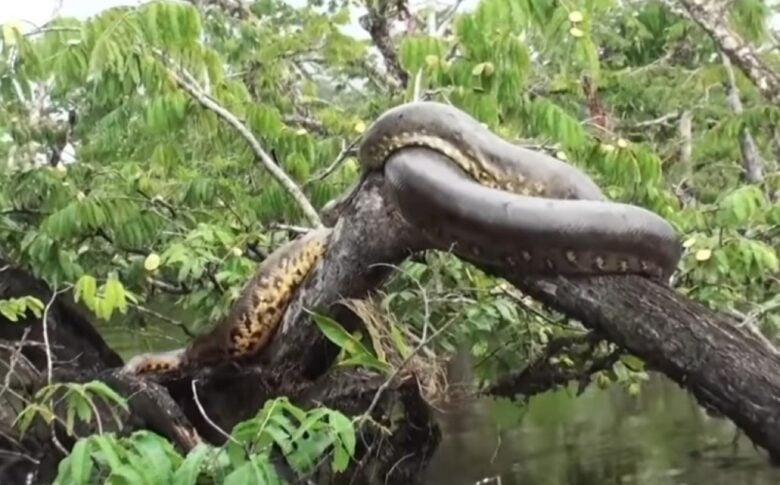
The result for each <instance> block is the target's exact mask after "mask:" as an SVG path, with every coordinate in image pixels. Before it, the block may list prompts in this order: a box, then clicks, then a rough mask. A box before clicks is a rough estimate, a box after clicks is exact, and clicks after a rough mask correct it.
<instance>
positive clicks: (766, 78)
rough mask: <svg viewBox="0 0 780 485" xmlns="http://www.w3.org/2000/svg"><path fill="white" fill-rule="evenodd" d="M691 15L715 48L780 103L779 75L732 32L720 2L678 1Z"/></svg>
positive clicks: (713, 0) (756, 52) (701, 0)
mask: <svg viewBox="0 0 780 485" xmlns="http://www.w3.org/2000/svg"><path fill="white" fill-rule="evenodd" d="M679 2H680V4H682V6H683V7H684V8H685V9H686V10H687V11H688V13H689V14H690V16H691V18H692V19H693V21H694V22H696V23H697V24H698V25H699V26H700V27H701V28H702V29H704V31H705V32H707V33H708V34H709V35H710V37H712V39H713V41H715V43H716V44H717V46H718V48H719V49H720V50H721V51H722V52H723V53H724V54H725V55H727V56H728V58H729V59H731V62H733V63H734V64H735V65H736V66H737V67H739V68H740V69H741V70H742V71H743V72H744V73H745V75H746V76H747V77H748V78H749V79H750V80H751V81H753V84H755V85H756V87H757V88H758V90H759V91H760V92H761V94H762V95H763V96H764V97H765V98H766V99H767V100H768V101H769V102H771V103H774V104H779V105H780V75H778V73H776V72H774V71H773V70H772V69H771V68H769V67H768V66H767V65H766V64H765V63H764V61H763V60H762V59H761V58H760V57H759V54H758V51H757V50H756V49H755V48H753V46H751V45H750V44H748V43H747V42H746V41H745V40H744V39H743V38H742V37H740V35H739V34H737V33H736V32H734V31H732V30H731V29H730V28H729V26H728V24H727V23H726V18H727V17H726V16H725V15H723V12H722V10H723V4H722V2H718V1H715V0H679Z"/></svg>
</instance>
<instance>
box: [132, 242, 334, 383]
mask: <svg viewBox="0 0 780 485" xmlns="http://www.w3.org/2000/svg"><path fill="white" fill-rule="evenodd" d="M330 233H331V230H330V229H327V228H322V229H315V230H313V231H310V232H308V233H306V234H305V235H303V236H301V237H299V238H297V239H294V240H292V241H290V242H288V243H286V244H284V245H282V246H281V247H279V248H278V249H276V250H275V251H274V252H273V253H271V254H270V255H269V256H268V257H267V258H266V259H265V260H263V262H262V263H261V264H260V266H259V267H258V269H257V271H256V272H255V274H254V275H253V276H252V278H251V279H250V280H249V282H248V283H247V284H246V285H245V286H244V288H243V290H242V291H241V293H240V295H239V297H238V299H237V300H236V302H235V303H234V304H233V306H232V307H231V309H230V312H229V313H228V315H227V316H226V317H225V318H223V319H222V320H221V321H220V322H219V323H218V324H217V325H216V326H215V327H214V328H213V329H212V331H211V332H208V333H205V334H203V335H200V336H198V337H196V338H195V339H194V340H193V341H192V342H191V343H190V344H189V345H188V346H187V347H185V348H183V349H175V350H172V351H167V352H153V353H145V354H140V355H137V356H135V357H133V358H132V359H131V360H129V361H128V362H127V363H126V364H125V366H124V370H125V371H126V372H129V373H133V374H144V373H150V372H169V371H173V370H177V369H180V368H182V367H186V366H189V365H193V364H197V365H207V364H216V363H219V362H223V361H229V360H238V359H245V358H250V357H252V356H254V355H256V354H257V352H259V351H260V350H261V349H262V348H263V347H265V345H266V344H267V343H268V341H269V340H270V338H271V337H272V336H273V334H274V333H275V331H276V328H277V327H278V325H279V323H280V322H281V320H282V318H283V317H284V313H285V311H286V310H287V306H288V305H289V303H290V301H291V300H292V298H293V297H294V296H295V291H296V289H297V288H298V287H300V285H301V284H302V283H303V282H304V281H305V280H306V277H307V276H308V275H309V274H310V272H311V269H312V268H313V267H314V266H316V265H317V263H319V262H320V261H321V259H322V257H323V255H324V254H325V250H326V248H327V244H328V238H329V235H330Z"/></svg>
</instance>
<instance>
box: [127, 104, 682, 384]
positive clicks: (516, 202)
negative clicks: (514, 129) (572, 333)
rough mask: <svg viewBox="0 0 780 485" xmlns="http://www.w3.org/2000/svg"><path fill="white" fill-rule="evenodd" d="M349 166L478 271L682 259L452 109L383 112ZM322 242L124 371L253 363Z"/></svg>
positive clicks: (603, 267)
mask: <svg viewBox="0 0 780 485" xmlns="http://www.w3.org/2000/svg"><path fill="white" fill-rule="evenodd" d="M402 149H403V151H402V152H400V153H399V150H402ZM431 150H432V151H433V152H431ZM358 158H359V161H360V164H361V166H362V171H363V174H362V177H363V178H365V177H366V176H367V174H369V173H371V172H374V171H382V170H383V171H384V174H385V179H386V183H387V184H388V186H389V187H390V188H391V191H390V192H391V194H393V196H394V197H395V200H396V202H397V206H398V208H399V209H400V211H401V213H402V216H403V217H405V218H406V219H407V220H408V221H409V222H410V223H411V224H413V225H415V226H416V227H417V228H418V229H419V230H420V231H421V232H422V233H423V234H425V235H426V236H427V237H428V238H429V239H430V241H431V242H432V243H433V244H434V245H435V246H437V247H439V248H441V249H452V248H454V251H455V252H456V253H457V254H460V255H465V256H467V257H468V258H470V259H472V260H475V261H479V262H483V263H487V264H492V265H509V266H510V267H513V268H518V269H520V270H521V271H524V272H526V273H542V274H600V273H638V274H644V275H647V276H650V277H653V278H664V277H668V276H669V275H670V274H671V272H672V271H674V269H675V267H676V265H677V262H678V260H679V258H680V255H681V245H680V243H679V241H678V238H677V235H676V233H675V231H674V230H673V228H672V227H671V225H670V224H669V223H668V222H666V221H665V220H664V219H663V218H661V217H660V216H658V215H656V214H654V213H653V212H650V211H648V210H646V209H643V208H640V207H637V206H633V205H628V204H620V203H616V202H610V201H607V200H606V198H605V197H604V195H603V194H602V192H601V190H600V189H599V187H598V186H597V185H596V184H595V183H594V182H593V181H592V180H591V179H590V178H589V177H588V176H587V175H585V174H584V173H583V172H581V171H580V170H578V169H577V168H575V167H574V166H572V165H569V164H566V163H564V162H562V161H560V160H557V159H555V158H553V157H551V156H548V155H545V154H543V153H539V152H535V151H532V150H529V149H526V148H523V147H520V146H517V145H514V144H512V143H509V142H508V141H506V140H504V139H503V138H501V137H499V136H498V135H496V134H494V133H493V132H491V131H490V130H488V129H487V128H485V127H484V126H483V125H482V124H481V123H479V122H478V121H477V120H476V119H474V118H473V117H471V116H470V115H468V114H467V113H465V112H463V111H461V110H459V109H457V108H455V107H453V106H449V105H446V104H441V103H435V102H414V103H407V104H403V105H400V106H397V107H395V108H392V109H390V110H388V111H386V112H385V113H384V114H383V115H381V116H380V117H379V118H378V119H377V120H376V121H375V122H374V123H373V124H372V126H371V127H370V128H369V129H368V131H366V133H365V134H364V136H363V140H362V143H361V145H360V147H359V149H358ZM359 187H360V184H358V185H357V186H356V188H357V189H359ZM357 189H356V190H357ZM353 194H354V192H353ZM350 198H351V197H350ZM350 198H347V199H343V200H342V201H340V202H339V204H337V205H341V204H344V203H345V201H348V200H349V199H350ZM330 231H331V230H330V229H327V228H323V229H316V230H313V231H311V232H309V233H307V234H306V235H304V236H302V237H300V238H298V239H296V240H294V241H292V242H289V243H287V244H285V245H284V246H282V247H280V248H279V249H277V250H276V251H275V252H274V253H272V254H271V255H270V256H269V257H268V258H266V260H265V261H263V263H262V264H261V265H260V267H259V268H258V270H257V272H256V274H255V275H254V276H253V277H252V279H251V280H250V281H249V282H248V283H247V285H246V286H245V287H244V289H243V291H242V292H241V295H240V297H239V299H238V301H237V302H236V303H235V304H234V305H233V307H232V309H231V311H230V313H229V314H228V315H227V317H225V318H224V319H223V320H222V321H221V322H220V323H218V324H217V326H216V327H214V329H213V330H212V331H211V332H209V333H207V334H204V335H202V336H200V337H198V338H196V339H195V340H193V341H192V342H191V343H190V344H189V345H188V346H187V347H185V348H182V349H176V350H172V351H168V352H159V353H148V354H141V355H138V356H136V357H134V358H133V359H131V360H130V361H129V362H128V363H127V364H126V365H125V368H124V369H125V371H128V372H132V373H136V374H141V373H145V372H161V371H163V372H165V371H170V370H175V369H179V368H181V367H183V366H188V365H193V364H198V365H203V364H210V363H218V362H221V361H225V360H236V359H242V358H247V357H251V356H253V355H255V354H257V352H259V351H260V350H261V349H262V348H264V347H265V345H267V343H268V341H269V339H270V338H271V337H272V336H273V334H274V332H275V330H276V328H277V327H278V325H279V323H280V322H281V320H282V318H283V316H284V313H285V311H286V309H287V306H288V304H289V302H290V301H291V300H292V298H293V296H294V294H295V292H296V289H297V288H298V287H299V286H300V285H301V284H302V283H303V282H304V281H305V279H306V277H307V276H308V274H309V273H310V272H311V270H312V268H314V267H315V266H316V265H317V263H318V262H319V261H320V260H321V259H322V257H323V255H324V253H325V251H326V248H327V245H328V238H329V234H330Z"/></svg>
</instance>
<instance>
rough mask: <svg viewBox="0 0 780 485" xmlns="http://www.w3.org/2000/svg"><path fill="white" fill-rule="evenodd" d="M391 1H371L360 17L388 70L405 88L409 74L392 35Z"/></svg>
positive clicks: (361, 23)
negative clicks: (402, 63)
mask: <svg viewBox="0 0 780 485" xmlns="http://www.w3.org/2000/svg"><path fill="white" fill-rule="evenodd" d="M390 6H391V2H390V1H389V0H377V1H376V2H370V3H369V4H368V5H367V6H366V10H367V11H368V13H367V14H366V15H363V16H362V17H360V20H359V21H360V25H361V27H363V28H364V29H365V30H366V32H368V33H369V35H370V36H371V40H373V41H374V45H375V46H376V48H377V49H378V50H379V52H380V53H381V54H382V57H383V58H384V60H385V66H386V67H387V71H388V72H389V73H390V74H391V75H392V76H393V78H394V79H395V81H396V82H397V84H399V85H400V86H401V88H403V89H405V88H406V86H407V84H408V83H409V74H408V73H407V72H406V71H404V69H403V67H401V62H400V61H399V60H398V53H397V52H396V48H395V45H394V44H393V39H392V37H391V35H390V24H389V21H390V19H391V18H392V16H391V14H390Z"/></svg>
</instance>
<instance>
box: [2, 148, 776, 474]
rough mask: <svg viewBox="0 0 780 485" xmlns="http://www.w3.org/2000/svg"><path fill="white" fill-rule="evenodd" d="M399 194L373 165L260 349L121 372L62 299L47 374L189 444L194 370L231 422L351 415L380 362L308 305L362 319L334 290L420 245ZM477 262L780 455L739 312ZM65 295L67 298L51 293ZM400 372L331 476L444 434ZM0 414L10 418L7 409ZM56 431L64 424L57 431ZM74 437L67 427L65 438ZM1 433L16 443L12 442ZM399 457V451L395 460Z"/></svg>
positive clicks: (758, 365)
mask: <svg viewBox="0 0 780 485" xmlns="http://www.w3.org/2000/svg"><path fill="white" fill-rule="evenodd" d="M409 156H414V157H417V158H418V159H419V160H415V162H416V163H425V162H426V160H428V159H432V158H436V157H441V156H440V155H437V154H435V153H433V152H430V151H425V150H422V149H414V150H407V151H404V152H399V153H397V154H396V155H394V157H409ZM440 160H441V158H440ZM390 163H392V158H391V161H390ZM393 200H394V199H393V196H392V194H390V193H389V192H388V190H387V187H386V186H385V184H384V178H383V176H382V175H381V174H374V175H371V176H369V177H368V178H367V179H366V180H365V183H363V184H362V185H361V186H360V187H359V188H358V190H357V192H356V196H355V197H354V198H353V199H351V202H350V203H349V204H348V205H346V206H345V207H344V211H343V212H342V214H341V218H340V219H339V221H338V223H337V224H336V227H335V233H334V237H333V240H332V244H331V246H330V248H329V252H328V253H327V256H326V258H325V260H324V261H323V263H322V264H321V265H320V266H319V267H318V268H317V270H316V272H315V274H314V275H313V277H312V278H310V279H309V281H308V282H307V283H306V284H305V285H304V286H303V287H302V288H301V289H300V290H299V291H298V293H297V294H296V296H295V299H294V301H293V303H292V305H291V306H290V308H289V309H288V311H287V314H286V316H285V320H284V322H283V325H282V327H281V328H280V330H279V332H278V333H277V335H276V336H275V338H274V340H273V343H272V345H270V346H269V347H268V348H267V349H266V350H265V351H264V352H263V354H262V355H261V358H260V359H259V360H258V362H255V363H251V364H248V365H241V366H238V365H234V364H224V365H221V366H217V367H214V368H210V369H200V370H197V371H193V372H191V373H188V374H184V375H173V376H157V377H156V378H154V379H146V380H133V379H128V378H127V377H123V376H119V375H117V374H116V372H115V366H116V365H118V363H119V362H118V358H117V357H116V355H115V354H114V353H113V352H111V351H110V349H108V348H107V346H106V345H105V343H104V342H103V341H102V339H100V337H99V335H97V334H96V332H94V330H93V329H91V327H90V326H89V325H88V322H86V323H85V321H83V320H79V322H80V323H75V324H74V323H73V321H75V320H74V319H73V317H71V316H69V315H68V314H64V313H57V312H61V310H57V312H55V313H52V317H51V318H50V320H49V323H50V325H51V326H52V328H55V329H57V331H56V332H55V333H54V334H52V342H53V343H54V346H55V347H56V348H60V346H59V344H60V342H63V341H66V340H67V339H70V338H75V339H76V340H73V341H72V343H71V344H70V346H69V347H71V348H70V349H68V348H63V350H62V351H63V352H70V353H75V354H76V355H79V358H77V359H75V360H73V361H72V362H69V361H65V360H63V359H59V358H58V362H59V364H58V366H57V369H58V372H59V375H58V376H55V379H57V380H62V379H67V380H74V379H75V380H78V381H83V380H87V379H92V378H101V379H105V380H107V381H108V382H109V383H110V384H111V385H113V386H116V387H117V389H118V390H119V392H121V393H123V394H124V395H126V396H130V395H135V396H136V397H135V401H134V402H133V404H134V407H133V408H132V410H131V415H130V416H129V417H128V418H127V420H126V421H125V424H126V426H127V427H126V428H125V429H124V431H125V432H129V431H132V430H133V429H139V428H148V429H153V430H155V431H157V432H158V433H161V434H162V435H164V436H167V437H169V438H170V439H172V440H173V441H174V443H176V444H177V445H178V446H179V447H180V448H181V449H183V450H187V449H188V448H189V447H190V446H191V443H192V430H193V429H194V430H196V431H197V433H198V435H199V436H200V437H201V438H203V439H206V440H208V441H211V442H214V443H221V442H222V441H223V437H222V436H221V434H219V433H218V432H216V431H215V430H214V429H213V428H212V427H211V425H210V424H209V423H208V422H207V420H206V419H204V417H203V416H202V415H201V412H200V410H199V407H198V406H197V404H198V403H196V401H195V398H194V396H193V394H192V388H193V380H194V381H195V385H194V387H195V388H196V389H197V393H198V398H199V399H198V401H199V404H200V405H201V406H202V407H203V409H204V410H205V412H206V414H207V415H208V416H209V418H210V420H211V421H212V422H214V423H216V425H217V426H219V427H220V428H222V429H228V430H229V429H230V428H231V427H232V426H233V425H234V424H236V423H237V422H238V421H240V420H242V419H244V418H246V417H249V416H251V415H253V414H254V413H255V412H256V411H257V410H258V409H259V408H260V407H262V405H263V403H264V401H265V400H266V399H269V398H273V397H276V396H280V395H286V396H289V397H290V398H291V399H292V400H293V402H296V403H297V404H299V405H301V406H304V407H306V406H313V405H316V404H319V403H324V404H326V405H329V406H332V407H333V408H335V409H339V410H341V411H343V412H345V413H348V414H350V415H358V414H361V413H363V412H365V411H366V410H367V409H368V407H369V405H370V403H371V401H372V400H373V398H374V395H375V393H376V392H377V390H378V389H380V388H381V387H382V386H383V384H384V383H385V379H386V378H385V376H381V375H377V374H374V373H371V372H367V371H360V370H334V369H332V368H331V367H330V365H331V364H332V363H333V361H334V358H335V357H336V353H337V349H336V348H335V346H333V345H332V344H331V343H330V342H329V341H328V340H326V338H325V337H324V336H323V335H322V334H321V332H320V331H319V330H318V329H317V328H316V325H315V324H314V323H313V321H312V319H311V317H310V314H309V313H308V311H307V310H314V311H320V312H323V313H326V314H329V315H330V316H332V317H334V318H336V319H337V320H339V321H340V323H342V324H343V325H345V326H346V327H347V328H348V329H352V328H356V327H357V326H358V325H359V323H360V322H359V320H358V319H357V317H356V316H354V315H353V314H351V312H350V311H349V310H348V309H347V307H346V306H344V305H343V304H342V303H341V299H343V298H361V297H364V296H366V295H368V294H370V293H371V292H372V291H373V290H375V289H377V288H379V286H380V285H381V284H382V283H383V282H384V280H385V278H387V276H388V275H389V274H390V271H391V269H389V268H388V267H387V266H386V265H387V264H397V263H400V262H401V261H403V260H404V259H405V258H407V257H408V256H409V255H410V254H412V253H413V252H414V251H415V250H420V249H423V248H425V247H426V243H425V242H424V239H423V238H422V237H421V236H420V235H419V233H418V231H417V230H416V229H415V228H413V227H411V226H409V225H408V224H406V223H405V221H404V220H403V219H402V218H401V217H400V216H399V210H398V208H397V207H396V206H395V205H394V202H393ZM464 259H467V258H464ZM375 263H383V265H382V266H376V265H375ZM479 266H480V267H481V268H483V269H485V270H486V271H489V272H491V273H493V274H496V275H499V276H503V277H505V278H507V279H508V280H509V281H511V282H513V283H514V284H515V285H516V286H518V287H519V288H521V289H522V290H524V291H526V292H528V293H529V294H531V295H532V296H534V297H536V298H538V299H540V300H541V301H543V302H545V303H547V304H549V305H550V306H552V307H554V308H557V309H559V310H561V311H563V312H564V313H567V314H568V315H570V316H572V317H575V318H578V319H580V320H581V321H582V322H583V323H584V324H585V325H586V326H588V327H590V328H592V329H595V330H597V331H598V332H599V334H600V335H603V336H605V337H606V338H607V339H609V340H611V341H613V342H615V343H617V344H618V345H620V346H621V347H623V348H624V349H626V351H628V352H631V353H633V354H635V355H637V356H639V357H641V358H643V359H645V360H646V361H647V362H648V364H649V365H651V366H652V367H653V368H655V369H657V370H659V371H661V372H663V373H665V374H666V375H668V376H669V377H670V378H671V379H673V380H675V381H676V382H678V383H680V385H682V386H684V387H685V388H687V389H689V390H690V391H691V392H692V393H693V394H694V395H695V396H696V397H697V398H698V399H699V401H700V402H701V403H702V404H703V405H705V406H707V407H710V408H712V409H714V410H716V411H718V412H719V413H721V414H723V415H725V416H727V417H729V418H730V419H732V420H733V421H734V422H735V423H736V424H737V425H738V426H739V427H741V428H742V429H743V430H744V431H745V432H746V434H747V435H748V436H749V437H750V438H752V439H753V440H754V441H755V443H756V444H758V445H760V446H762V447H764V448H766V449H767V450H768V451H769V452H770V453H771V454H772V455H774V456H780V406H779V405H778V404H779V403H778V401H779V400H780V372H778V370H780V357H778V355H777V354H776V353H775V352H774V350H773V349H769V348H767V347H765V346H764V345H763V343H762V342H761V341H759V340H758V339H756V338H755V337H753V336H752V335H750V334H749V333H746V332H745V331H743V330H741V329H738V328H736V327H734V325H733V323H734V322H732V321H730V320H729V319H727V318H726V317H723V316H719V315H717V314H716V313H714V312H712V311H710V310H708V309H706V308H704V307H703V306H701V305H698V304H696V303H694V302H691V301H689V300H687V299H686V298H685V297H683V296H681V295H680V294H678V293H676V292H675V291H673V290H671V289H668V288H664V287H662V286H660V285H658V284H655V283H652V282H650V281H647V280H645V279H643V278H639V277H619V276H612V277H592V278H562V277H561V278H530V277H528V276H524V275H517V274H510V273H508V272H507V270H506V269H503V268H493V267H489V266H485V265H479ZM0 278H2V275H0ZM16 279H17V278H10V279H8V281H16ZM32 287H35V284H28V285H22V287H20V288H17V289H16V290H14V291H13V292H11V294H9V292H8V291H3V292H1V293H0V297H8V296H12V295H13V294H16V295H17V296H19V295H20V294H26V293H25V292H27V291H28V290H29V289H30V288H32ZM36 291H38V295H37V296H39V298H41V299H42V300H43V301H48V300H49V298H48V297H47V291H46V290H42V289H40V288H38V290H36ZM20 292H21V293H20ZM60 304H62V305H64V303H60V302H55V305H60ZM58 308H59V307H58ZM63 308H64V307H63ZM53 323H54V324H53ZM9 328H15V329H17V334H14V335H7V336H6V338H7V340H20V339H21V335H19V334H18V331H19V330H22V331H23V330H24V329H25V328H33V329H36V328H37V329H39V328H40V321H36V320H35V319H31V320H30V321H27V322H23V324H22V325H19V324H11V323H9V322H2V321H0V329H3V331H5V330H7V329H9ZM28 333H29V332H28ZM60 333H62V335H61V334H60ZM79 335H81V337H80V340H79ZM84 336H86V338H85V337H84ZM27 338H28V339H29V335H27ZM38 340H40V339H38ZM98 349H102V350H98ZM64 355H69V354H63V356H64ZM90 355H91V357H90ZM79 359H81V360H79ZM81 367H83V369H81ZM112 367H114V368H112ZM38 368H39V369H40V368H42V366H38ZM80 369H81V370H80ZM101 369H102V370H101ZM68 370H69V371H70V372H67V371H68ZM399 377H400V378H399V379H398V381H396V382H393V383H391V385H390V386H389V387H388V388H387V389H386V390H385V393H384V394H383V396H384V398H383V399H381V400H380V401H379V403H380V404H379V406H377V408H376V409H375V411H374V412H373V413H372V417H373V418H374V419H376V420H378V421H379V422H380V423H383V424H385V425H386V426H389V427H390V428H391V429H393V430H394V433H393V435H392V436H389V437H388V436H383V435H381V432H380V431H378V430H376V429H374V428H367V429H361V431H360V432H361V436H362V438H364V439H359V440H358V444H359V446H360V448H359V450H358V452H359V453H361V460H360V461H359V462H358V463H355V464H353V465H352V467H351V468H350V469H349V470H348V471H347V473H345V474H344V475H342V476H339V477H327V478H328V482H329V483H347V482H349V481H350V480H352V481H353V483H372V482H375V481H376V480H379V482H380V483H382V482H384V483H414V482H417V481H420V480H421V479H422V477H423V474H422V473H421V472H420V471H421V469H423V468H424V467H425V466H426V464H427V463H428V461H429V460H430V458H431V456H432V453H433V451H434V450H435V447H436V445H437V443H438V441H439V439H440V436H439V433H438V428H437V427H436V426H435V424H434V423H433V422H432V417H431V413H430V412H429V409H428V407H427V406H426V404H425V402H424V401H423V400H422V399H421V398H420V395H419V390H418V388H417V385H416V383H415V380H414V373H413V372H408V373H401V374H400V375H399ZM504 391H506V389H505V390H504ZM517 392H523V390H517ZM535 392H538V389H537V390H535ZM399 407H400V409H402V410H403V412H404V419H402V420H397V419H395V420H392V421H391V419H392V418H391V417H389V415H391V414H392V413H391V412H390V410H391V409H398V408H399ZM1 424H3V425H4V426H5V429H11V427H10V426H8V420H4V421H3V423H1ZM61 435H62V433H61V430H60V433H59V434H58V436H61ZM70 443H72V440H70V441H66V444H70ZM0 445H2V447H3V448H5V449H7V450H11V449H12V448H11V445H10V444H8V443H6V444H3V443H0ZM24 445H25V448H24V450H25V451H24V453H25V454H28V455H30V456H33V457H38V458H39V459H38V463H33V462H30V461H24V460H21V459H20V460H15V461H13V462H11V463H7V465H8V467H9V469H10V468H13V469H14V470H13V471H14V474H12V473H11V472H10V471H7V473H8V474H7V475H6V478H8V481H10V482H11V483H18V482H19V477H20V476H21V475H24V473H27V472H29V471H31V470H37V471H38V478H39V479H38V480H36V481H37V482H45V481H46V480H45V478H51V477H52V475H53V474H54V473H55V472H56V468H55V464H56V461H57V460H56V458H57V456H58V455H57V454H56V453H53V450H54V448H53V447H52V445H51V444H50V440H49V435H48V434H47V433H46V427H45V426H42V427H38V428H37V434H36V437H35V439H34V440H30V439H28V441H26V442H25V443H24ZM42 457H48V461H45V462H44V461H43V460H41V459H40V458H42ZM401 457H404V459H403V460H400V462H399V459H400V458H401ZM391 471H392V473H391V475H390V476H387V475H388V473H390V472H391ZM323 473H324V472H323ZM9 477H10V478H9ZM320 478H321V479H322V477H320Z"/></svg>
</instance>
